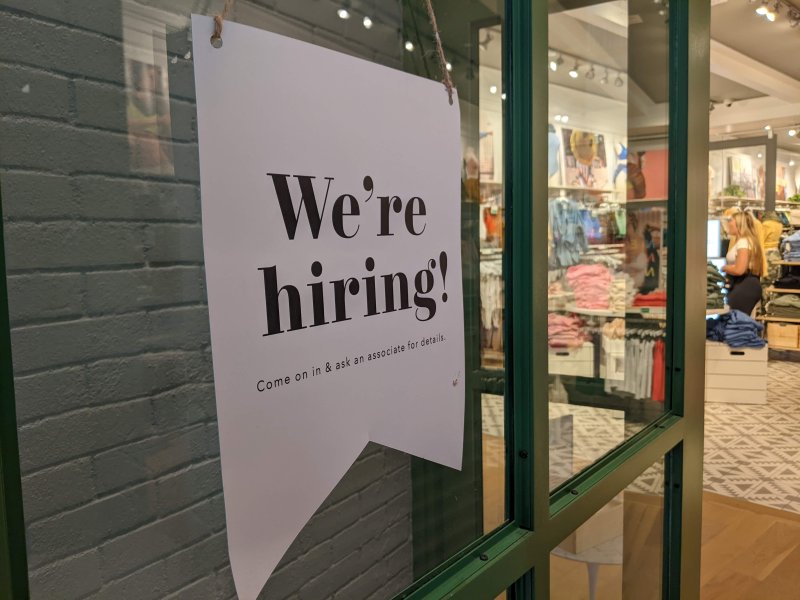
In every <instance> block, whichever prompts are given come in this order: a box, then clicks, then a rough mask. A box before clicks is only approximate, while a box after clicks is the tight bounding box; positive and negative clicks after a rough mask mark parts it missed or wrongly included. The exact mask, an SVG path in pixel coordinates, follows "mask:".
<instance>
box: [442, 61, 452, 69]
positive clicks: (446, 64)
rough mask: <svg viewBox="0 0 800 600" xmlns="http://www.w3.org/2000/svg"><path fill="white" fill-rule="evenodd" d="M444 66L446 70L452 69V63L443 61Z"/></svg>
mask: <svg viewBox="0 0 800 600" xmlns="http://www.w3.org/2000/svg"><path fill="white" fill-rule="evenodd" d="M444 68H445V69H447V70H448V71H452V70H453V63H449V62H448V63H445V64H444Z"/></svg>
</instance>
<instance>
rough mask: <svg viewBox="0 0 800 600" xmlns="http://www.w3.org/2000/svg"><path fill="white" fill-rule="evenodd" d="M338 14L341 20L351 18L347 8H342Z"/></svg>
mask: <svg viewBox="0 0 800 600" xmlns="http://www.w3.org/2000/svg"><path fill="white" fill-rule="evenodd" d="M336 14H337V15H339V18H340V19H345V20H346V19H349V18H350V11H348V10H347V9H346V8H340V9H339V10H337V11H336Z"/></svg>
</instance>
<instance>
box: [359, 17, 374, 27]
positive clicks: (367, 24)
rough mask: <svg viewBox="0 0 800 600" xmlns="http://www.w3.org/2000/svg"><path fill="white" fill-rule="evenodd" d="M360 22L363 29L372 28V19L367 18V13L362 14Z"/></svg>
mask: <svg viewBox="0 0 800 600" xmlns="http://www.w3.org/2000/svg"><path fill="white" fill-rule="evenodd" d="M361 22H362V23H363V24H364V29H372V19H370V18H369V15H364V20H363V21H361Z"/></svg>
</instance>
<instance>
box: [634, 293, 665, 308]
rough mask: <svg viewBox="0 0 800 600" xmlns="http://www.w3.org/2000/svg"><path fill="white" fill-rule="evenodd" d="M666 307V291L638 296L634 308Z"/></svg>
mask: <svg viewBox="0 0 800 600" xmlns="http://www.w3.org/2000/svg"><path fill="white" fill-rule="evenodd" d="M666 305H667V292H666V290H653V291H652V292H650V293H649V294H636V297H635V298H634V299H633V306H637V307H647V306H649V307H659V306H666Z"/></svg>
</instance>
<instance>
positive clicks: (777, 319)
mask: <svg viewBox="0 0 800 600" xmlns="http://www.w3.org/2000/svg"><path fill="white" fill-rule="evenodd" d="M756 319H758V320H759V321H767V322H768V323H800V319H798V318H794V317H770V316H769V315H761V316H759V317H756Z"/></svg>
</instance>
